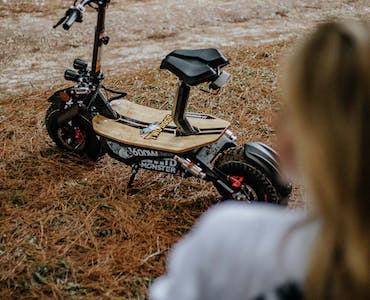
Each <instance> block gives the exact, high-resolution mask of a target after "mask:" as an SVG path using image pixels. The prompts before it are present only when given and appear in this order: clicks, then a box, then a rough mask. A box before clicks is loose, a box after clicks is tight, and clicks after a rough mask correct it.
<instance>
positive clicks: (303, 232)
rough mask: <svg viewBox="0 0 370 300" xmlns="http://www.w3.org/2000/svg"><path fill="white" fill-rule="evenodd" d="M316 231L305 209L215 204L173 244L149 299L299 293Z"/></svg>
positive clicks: (199, 299)
mask: <svg viewBox="0 0 370 300" xmlns="http://www.w3.org/2000/svg"><path fill="white" fill-rule="evenodd" d="M317 231H318V222H316V221H315V222H313V221H310V222H308V221H307V215H306V213H305V212H304V211H298V210H290V209H287V208H282V207H279V206H273V205H257V204H256V205H248V204H245V203H240V202H232V201H230V202H226V203H223V204H220V205H216V207H213V208H211V209H210V210H209V211H208V212H206V213H205V214H204V216H202V217H201V218H200V220H199V222H198V223H196V224H195V226H194V228H193V229H192V230H191V232H190V233H189V234H188V235H186V236H185V237H184V238H183V239H182V240H180V242H178V243H177V244H176V245H175V246H174V248H173V250H172V251H171V252H170V254H169V259H168V273H167V274H166V275H164V276H162V277H160V278H158V279H156V280H155V281H154V283H153V284H152V285H151V287H150V291H149V294H150V299H152V300H218V299H220V300H221V299H222V300H242V299H279V292H278V291H279V290H280V291H281V289H283V290H284V288H285V289H286V287H287V286H288V289H289V287H292V286H293V289H294V288H295V289H297V287H298V291H299V290H300V287H301V286H302V283H303V280H304V277H305V274H306V267H307V263H308V261H309V255H310V250H311V248H312V245H313V241H314V239H315V236H316V234H317ZM280 298H281V297H280Z"/></svg>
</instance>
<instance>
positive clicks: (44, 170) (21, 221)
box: [0, 0, 369, 299]
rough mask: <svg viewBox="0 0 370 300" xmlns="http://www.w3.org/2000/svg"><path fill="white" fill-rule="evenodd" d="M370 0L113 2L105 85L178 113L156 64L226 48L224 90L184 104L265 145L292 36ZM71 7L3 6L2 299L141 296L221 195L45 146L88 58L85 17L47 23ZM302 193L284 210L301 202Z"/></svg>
mask: <svg viewBox="0 0 370 300" xmlns="http://www.w3.org/2000/svg"><path fill="white" fill-rule="evenodd" d="M367 2H368V1H332V0H329V1H325V2H324V1H283V0H282V1H272V0H266V1H261V0H257V1H241V0H231V1H225V0H224V1H221V0H215V1H203V0H198V1H184V0H178V1H169V0H163V1H159V0H146V1H129V0H124V1H118V0H112V4H111V6H110V7H109V11H108V20H107V21H108V24H107V32H108V33H109V35H110V36H111V43H110V44H109V45H108V46H107V49H106V52H105V55H104V61H103V66H104V70H105V73H106V75H107V79H106V84H107V86H111V87H115V88H122V89H125V90H126V91H127V92H128V93H129V96H128V99H129V100H132V101H135V102H137V103H140V104H144V105H149V106H151V107H157V108H159V107H161V108H171V104H172V101H173V98H174V95H175V88H176V84H177V83H176V80H175V78H174V76H172V75H170V74H169V73H168V72H164V71H159V70H158V65H159V63H160V60H161V58H162V57H163V56H164V55H165V54H166V53H167V52H169V51H171V50H173V49H175V48H179V47H186V48H196V47H202V48H203V47H208V46H211V47H217V48H220V49H222V51H223V52H224V53H225V54H226V56H227V57H229V58H230V59H231V60H232V64H231V65H230V66H227V69H228V71H229V72H230V73H231V74H232V75H233V80H232V81H231V82H230V84H228V85H227V86H226V87H225V88H224V89H223V90H222V91H221V92H220V93H219V94H218V95H217V96H212V95H209V94H205V93H203V92H201V91H199V90H197V89H193V91H192V97H191V99H190V109H191V110H192V111H198V112H206V113H209V114H213V115H216V116H218V117H222V118H224V119H227V120H230V121H231V129H232V130H233V131H234V132H235V133H236V134H237V135H238V142H239V144H243V143H245V142H248V141H257V140H258V141H263V142H266V143H268V144H270V145H271V144H274V137H275V132H274V129H273V128H272V126H271V120H272V117H273V114H274V113H275V112H276V111H277V110H279V108H280V101H279V93H278V83H277V77H278V75H277V70H278V64H279V61H280V58H281V55H282V53H284V51H285V50H286V48H287V47H288V46H289V44H290V41H291V40H294V39H295V38H296V37H297V36H299V35H301V34H302V33H304V32H305V31H307V30H309V29H310V27H311V25H312V24H314V23H317V22H320V20H322V19H325V18H327V17H328V16H332V17H346V18H363V19H369V6H368V5H367ZM69 4H70V1H64V0H53V1H52V0H13V1H11V0H0V20H1V22H0V47H1V48H0V51H1V52H0V66H1V74H0V148H1V151H0V299H145V298H146V290H147V287H148V285H149V284H150V282H151V281H152V280H153V279H154V278H155V277H157V276H158V275H160V274H162V273H163V272H164V270H165V259H166V256H167V253H168V249H169V248H170V247H171V246H172V245H173V243H174V242H175V241H176V240H178V239H179V238H180V237H181V236H183V234H184V233H186V232H187V231H188V230H189V228H190V227H191V226H192V224H193V223H194V221H195V220H196V218H197V217H198V216H199V215H201V214H202V213H203V212H204V211H205V210H206V209H207V208H208V207H209V206H210V205H213V204H215V203H217V202H218V200H219V198H218V195H217V192H216V191H215V189H214V188H213V187H212V186H211V185H210V184H205V183H204V182H202V181H200V180H197V179H194V178H188V179H181V178H179V177H176V176H166V175H163V174H160V173H154V172H149V171H141V172H140V173H139V175H138V176H137V179H136V181H135V186H134V188H132V189H128V188H127V180H128V178H129V175H130V169H129V168H128V167H126V166H124V165H123V164H121V163H118V162H117V161H115V160H113V159H111V158H109V157H107V156H105V157H104V158H103V159H101V160H100V161H98V162H97V163H92V162H90V161H88V160H87V159H85V158H83V157H79V156H76V155H72V154H70V153H66V152H63V151H61V150H60V149H57V148H56V147H55V145H54V144H53V143H52V142H51V141H50V138H49V137H48V136H47V133H46V130H45V124H44V115H45V112H46V110H47V107H48V103H47V101H46V99H47V98H48V96H50V94H51V93H52V91H53V90H54V89H56V88H57V87H59V86H61V85H65V83H64V82H63V72H64V69H65V68H67V67H69V66H71V64H72V61H73V59H74V58H75V57H82V58H85V59H88V58H89V56H90V54H91V44H92V35H93V24H94V17H95V16H94V13H92V12H91V11H89V13H88V14H87V15H86V22H85V23H83V24H75V27H74V28H73V29H72V30H71V31H69V32H65V31H63V30H62V29H60V28H59V29H57V30H52V29H51V26H52V25H53V24H54V23H55V22H56V21H57V20H58V19H59V17H60V16H62V15H63V13H64V9H65V8H66V7H68V5H69ZM288 40H289V41H288ZM295 192H296V194H295V195H293V197H292V201H290V206H291V207H296V206H299V207H301V206H303V205H304V204H303V202H302V201H299V199H300V194H301V192H302V191H301V190H296V191H295ZM297 194H298V196H297Z"/></svg>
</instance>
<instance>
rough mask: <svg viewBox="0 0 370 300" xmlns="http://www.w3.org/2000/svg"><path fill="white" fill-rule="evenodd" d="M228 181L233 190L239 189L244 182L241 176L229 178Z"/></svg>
mask: <svg viewBox="0 0 370 300" xmlns="http://www.w3.org/2000/svg"><path fill="white" fill-rule="evenodd" d="M228 180H229V181H230V182H231V185H232V186H233V187H234V188H240V187H241V186H242V183H243V181H244V177H243V176H229V177H228Z"/></svg>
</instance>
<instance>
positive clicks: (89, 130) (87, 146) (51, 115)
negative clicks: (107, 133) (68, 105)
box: [45, 104, 104, 160]
mask: <svg viewBox="0 0 370 300" xmlns="http://www.w3.org/2000/svg"><path fill="white" fill-rule="evenodd" d="M60 114H61V110H60V108H59V107H58V105H56V104H52V105H51V106H50V107H49V109H48V110H47V112H46V116H45V125H46V129H47V131H48V134H49V136H50V137H51V139H52V140H53V141H54V142H55V144H56V145H57V146H58V147H59V148H61V149H67V150H69V151H72V152H75V153H78V154H86V155H87V156H88V157H89V158H90V159H92V160H96V159H98V158H99V157H100V156H102V155H103V154H104V153H103V151H102V146H101V143H100V141H99V140H98V138H97V137H96V135H95V132H94V130H93V127H92V124H91V122H90V120H89V119H88V118H87V117H86V116H83V115H77V116H76V117H74V118H73V119H72V120H71V121H69V122H68V123H66V124H65V125H64V126H62V127H60V126H59V125H58V121H57V120H58V117H59V116H60ZM76 130H77V131H78V132H80V133H81V134H82V135H83V137H84V138H83V142H82V143H79V142H78V141H77V140H76V139H75V137H74V133H75V132H76ZM67 139H69V140H67Z"/></svg>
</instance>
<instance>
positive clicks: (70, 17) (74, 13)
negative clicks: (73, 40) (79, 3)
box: [63, 8, 82, 30]
mask: <svg viewBox="0 0 370 300" xmlns="http://www.w3.org/2000/svg"><path fill="white" fill-rule="evenodd" d="M78 16H79V10H78V9H76V8H70V9H69V13H68V12H67V18H66V20H65V21H64V23H63V29H64V30H69V29H70V28H71V27H72V25H73V23H74V22H75V21H76V20H77V18H78ZM81 16H82V14H81ZM81 19H82V18H81ZM81 21H82V20H81Z"/></svg>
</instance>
